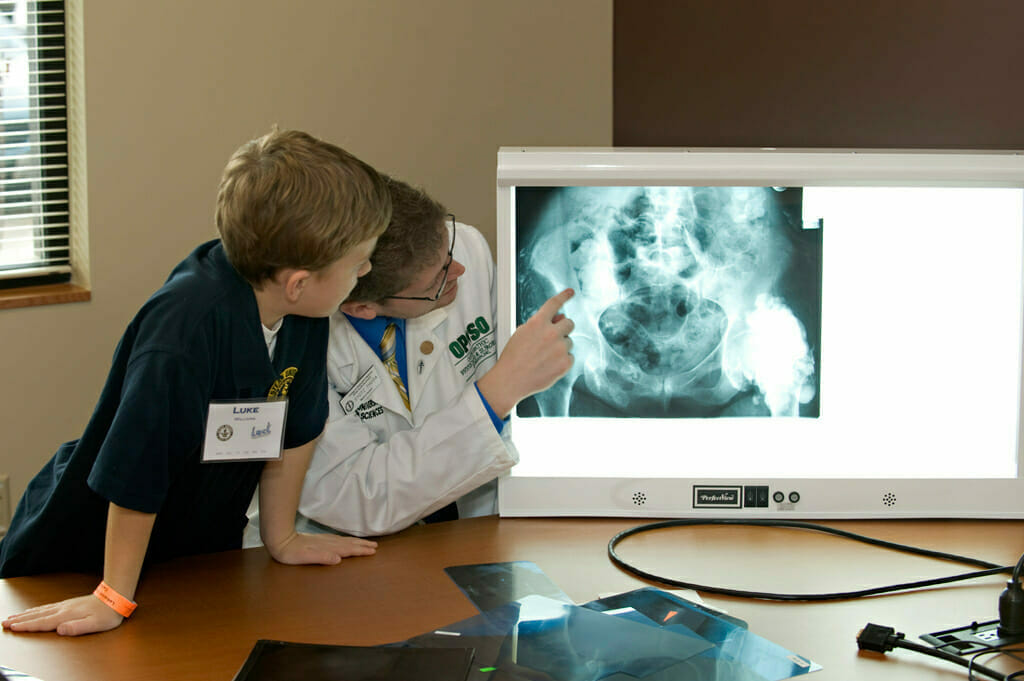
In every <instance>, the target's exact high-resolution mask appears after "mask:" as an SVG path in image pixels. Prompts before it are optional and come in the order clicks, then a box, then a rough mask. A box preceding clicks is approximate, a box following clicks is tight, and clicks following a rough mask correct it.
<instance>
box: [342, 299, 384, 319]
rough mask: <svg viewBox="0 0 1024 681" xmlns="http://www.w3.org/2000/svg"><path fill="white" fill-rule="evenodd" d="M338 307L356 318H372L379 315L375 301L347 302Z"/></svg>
mask: <svg viewBox="0 0 1024 681" xmlns="http://www.w3.org/2000/svg"><path fill="white" fill-rule="evenodd" d="M338 309H339V310H341V311H342V312H344V313H345V314H347V315H348V316H349V317H355V318H356V319H366V320H370V319H374V318H375V317H376V316H377V307H376V306H375V305H374V304H373V303H356V302H346V303H342V304H341V305H340V306H339V308H338Z"/></svg>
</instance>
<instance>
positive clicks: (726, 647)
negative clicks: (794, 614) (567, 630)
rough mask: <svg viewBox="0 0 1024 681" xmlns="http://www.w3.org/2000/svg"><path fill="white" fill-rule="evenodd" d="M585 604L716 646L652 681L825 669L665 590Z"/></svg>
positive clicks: (775, 677) (763, 676) (770, 678)
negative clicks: (697, 638)
mask: <svg viewBox="0 0 1024 681" xmlns="http://www.w3.org/2000/svg"><path fill="white" fill-rule="evenodd" d="M583 607H584V608H588V609H593V610H597V611H601V612H605V613H608V614H612V615H613V616H615V617H625V618H627V619H629V620H631V621H638V622H645V623H646V624H647V625H648V626H657V627H660V628H661V629H663V630H667V631H672V632H674V633H677V634H680V635H683V636H695V637H699V638H700V639H702V640H706V641H708V642H710V643H712V644H713V647H711V648H708V649H706V650H704V651H702V652H701V653H700V654H699V655H696V656H694V657H691V658H688V659H687V660H685V661H684V662H682V663H680V664H678V665H675V666H673V667H670V668H668V669H664V670H662V671H660V672H659V673H657V674H653V675H651V676H648V677H646V678H647V679H648V681H781V680H782V679H789V678H793V677H796V676H802V675H805V674H809V673H811V672H814V671H817V670H819V669H821V665H819V664H817V663H815V662H812V661H811V660H809V659H807V658H806V657H803V656H802V655H797V654H796V653H793V652H791V651H789V650H786V649H785V648H783V647H782V646H779V645H777V644H775V643H772V642H771V641H769V640H767V639H765V638H762V637H761V636H758V635H757V634H754V633H752V632H750V631H749V630H748V629H747V626H746V623H745V622H743V620H739V619H736V618H735V617H731V616H730V615H726V614H724V613H718V612H715V611H713V610H710V609H709V608H705V607H703V606H701V605H697V604H695V603H691V602H689V601H687V600H684V599H682V598H677V597H676V596H673V595H672V594H669V593H666V592H664V591H661V590H659V589H654V588H645V589H638V590H636V591H630V592H628V593H624V594H618V595H616V596H611V597H609V598H604V599H600V600H596V601H592V602H590V603H587V604H585V605H584V606H583Z"/></svg>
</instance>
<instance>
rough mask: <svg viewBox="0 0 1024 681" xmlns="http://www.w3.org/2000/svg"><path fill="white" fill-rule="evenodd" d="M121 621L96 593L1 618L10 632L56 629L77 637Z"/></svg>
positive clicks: (114, 625)
mask: <svg viewBox="0 0 1024 681" xmlns="http://www.w3.org/2000/svg"><path fill="white" fill-rule="evenodd" d="M123 620H124V618H123V617H121V615H119V614H118V613H116V612H114V610H112V609H111V608H110V606H108V605H107V604H106V603H104V602H103V601H101V600H100V599H99V598H97V597H96V596H93V595H92V594H89V595H88V596H79V597H78V598H69V599H68V600H66V601H61V602H59V603H51V604H49V605H40V606H39V607H37V608H32V609H30V610H26V611H25V612H23V613H20V614H17V615H12V616H10V617H8V618H7V619H5V620H4V621H3V628H4V629H9V630H11V631H26V632H28V631H56V632H57V633H58V634H60V635H61V636H81V635H82V634H93V633H96V632H100V631H108V630H110V629H114V628H115V627H117V626H118V625H120V624H121V622H122V621H123Z"/></svg>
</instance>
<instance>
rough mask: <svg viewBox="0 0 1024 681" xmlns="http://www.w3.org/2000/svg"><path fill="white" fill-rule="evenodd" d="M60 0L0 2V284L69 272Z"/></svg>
mask: <svg viewBox="0 0 1024 681" xmlns="http://www.w3.org/2000/svg"><path fill="white" fill-rule="evenodd" d="M64 27H65V21H64V2H63V0H6V1H5V0H0V289H2V288H11V287H16V286H28V285H35V284H50V283H61V282H67V281H69V280H70V278H71V257H70V253H71V246H70V242H69V233H70V228H69V225H70V221H69V208H68V123H67V88H66V81H67V79H66V77H65V73H66V69H65V56H66V53H65V30H64Z"/></svg>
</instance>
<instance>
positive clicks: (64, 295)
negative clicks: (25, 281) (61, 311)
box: [0, 284, 92, 310]
mask: <svg viewBox="0 0 1024 681" xmlns="http://www.w3.org/2000/svg"><path fill="white" fill-rule="evenodd" d="M91 298H92V292H91V291H90V290H89V289H87V288H84V287H82V286H76V285H75V284H48V285H46V286H26V287H24V288H12V289H7V290H2V289H0V310H9V309H12V308H15V307H35V306H36V305H58V304H61V303H83V302H85V301H87V300H89V299H91Z"/></svg>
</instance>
